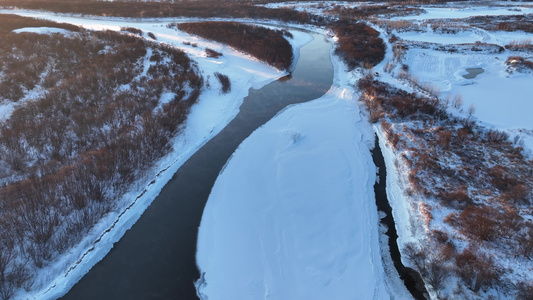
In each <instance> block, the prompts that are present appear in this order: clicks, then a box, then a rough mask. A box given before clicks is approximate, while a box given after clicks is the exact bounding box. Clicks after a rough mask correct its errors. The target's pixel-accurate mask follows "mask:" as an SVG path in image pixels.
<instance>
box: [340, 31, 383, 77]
mask: <svg viewBox="0 0 533 300" xmlns="http://www.w3.org/2000/svg"><path fill="white" fill-rule="evenodd" d="M333 31H334V32H335V35H336V36H337V38H338V47H337V49H335V52H336V53H337V54H338V55H340V56H341V57H342V59H343V60H344V62H345V63H346V64H347V65H348V68H349V69H354V68H356V67H364V66H365V65H366V66H375V65H377V64H378V63H379V62H381V61H382V60H383V58H384V57H385V44H384V43H383V40H382V39H381V38H380V37H379V32H377V31H376V30H374V29H373V28H371V27H368V26H367V25H365V24H364V23H355V24H338V25H336V26H335V27H334V28H333Z"/></svg>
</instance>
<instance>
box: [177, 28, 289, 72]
mask: <svg viewBox="0 0 533 300" xmlns="http://www.w3.org/2000/svg"><path fill="white" fill-rule="evenodd" d="M170 26H176V27H178V29H179V30H183V31H185V32H188V33H190V34H195V35H199V36H201V37H203V38H206V39H208V40H212V41H216V42H219V43H223V44H227V45H230V46H231V47H233V48H235V49H238V50H240V51H243V52H246V53H248V54H250V55H252V56H255V57H257V58H258V59H259V60H261V61H264V62H266V63H268V64H270V65H272V66H274V67H276V68H278V69H280V70H288V69H289V68H290V67H291V65H292V59H293V53H292V46H291V44H290V43H289V42H288V41H287V39H285V37H284V36H286V35H287V34H289V33H288V32H287V31H283V30H272V29H268V28H265V27H261V26H254V25H247V24H243V23H238V22H200V23H180V24H175V23H173V24H171V25H170Z"/></svg>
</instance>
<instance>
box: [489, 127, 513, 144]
mask: <svg viewBox="0 0 533 300" xmlns="http://www.w3.org/2000/svg"><path fill="white" fill-rule="evenodd" d="M486 136H487V142H489V143H501V142H503V141H507V140H508V139H509V134H508V133H507V132H505V131H499V130H489V131H487V134H486Z"/></svg>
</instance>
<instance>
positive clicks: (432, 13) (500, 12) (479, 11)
mask: <svg viewBox="0 0 533 300" xmlns="http://www.w3.org/2000/svg"><path fill="white" fill-rule="evenodd" d="M420 8H422V9H424V10H425V11H426V12H425V13H422V14H420V15H413V16H401V17H395V18H392V19H394V20H427V19H463V18H468V17H474V16H506V15H519V14H530V13H533V8H531V7H526V6H524V7H521V6H520V3H516V4H513V8H511V7H498V6H493V7H489V6H469V5H468V4H465V3H460V4H455V3H450V4H449V6H448V7H434V6H433V7H432V6H420ZM517 9H518V11H517Z"/></svg>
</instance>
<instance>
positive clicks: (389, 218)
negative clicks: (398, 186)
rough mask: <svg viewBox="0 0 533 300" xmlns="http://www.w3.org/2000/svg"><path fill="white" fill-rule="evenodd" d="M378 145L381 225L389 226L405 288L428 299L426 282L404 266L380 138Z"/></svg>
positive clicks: (376, 188) (419, 299)
mask: <svg viewBox="0 0 533 300" xmlns="http://www.w3.org/2000/svg"><path fill="white" fill-rule="evenodd" d="M375 139H376V143H375V146H374V149H372V160H373V161H374V164H375V165H376V166H377V167H378V170H379V172H378V177H379V180H378V181H377V182H376V183H375V184H374V192H375V194H376V205H377V207H378V210H379V211H382V212H383V213H385V217H384V218H382V219H381V223H382V224H384V225H385V226H387V232H386V233H385V234H386V235H387V236H388V238H389V239H388V240H389V250H390V255H391V258H392V261H393V262H394V267H395V268H396V270H397V271H398V274H399V275H400V278H401V279H402V280H403V282H404V284H405V286H406V287H407V289H408V290H409V292H411V295H413V297H414V298H415V299H417V300H425V299H427V298H428V297H427V295H428V293H427V291H426V288H425V286H424V282H423V281H422V278H421V277H420V274H418V272H417V271H415V270H413V269H411V268H408V267H406V266H404V265H403V263H402V259H401V255H400V249H399V248H398V242H397V240H398V233H397V232H396V225H395V222H394V217H393V215H392V207H391V206H390V204H389V200H388V198H387V169H386V167H385V159H384V158H383V154H382V153H381V148H380V146H379V142H378V137H377V136H376V138H375Z"/></svg>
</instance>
